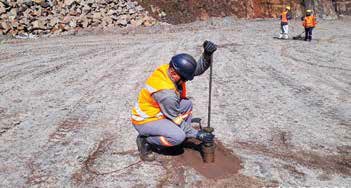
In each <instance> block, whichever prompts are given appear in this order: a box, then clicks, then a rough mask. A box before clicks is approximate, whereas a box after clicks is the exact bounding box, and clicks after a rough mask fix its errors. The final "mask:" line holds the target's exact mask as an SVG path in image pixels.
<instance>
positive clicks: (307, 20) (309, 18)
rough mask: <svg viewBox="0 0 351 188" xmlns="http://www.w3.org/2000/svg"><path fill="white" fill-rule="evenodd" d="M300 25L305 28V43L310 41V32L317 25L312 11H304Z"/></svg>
mask: <svg viewBox="0 0 351 188" xmlns="http://www.w3.org/2000/svg"><path fill="white" fill-rule="evenodd" d="M302 25H303V26H304V27H305V41H310V42H311V40H312V30H313V28H314V27H316V25H317V21H316V17H315V16H314V15H313V14H312V10H310V9H308V10H306V16H305V17H304V19H303V22H302Z"/></svg>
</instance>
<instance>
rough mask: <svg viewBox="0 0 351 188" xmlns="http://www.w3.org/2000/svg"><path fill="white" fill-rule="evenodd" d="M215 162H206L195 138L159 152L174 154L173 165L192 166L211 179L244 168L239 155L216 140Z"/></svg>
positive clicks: (235, 172) (234, 172)
mask: <svg viewBox="0 0 351 188" xmlns="http://www.w3.org/2000/svg"><path fill="white" fill-rule="evenodd" d="M215 143H216V149H215V162H214V163H204V162H203V158H202V154H201V152H200V151H201V150H200V148H201V143H200V142H199V141H198V140H195V139H189V140H187V141H186V142H185V143H184V144H183V147H178V148H171V149H168V150H163V151H160V152H158V153H160V154H164V155H174V159H173V160H172V166H174V167H190V168H193V169H194V170H196V171H197V172H198V173H199V174H201V175H202V176H204V177H206V178H209V179H221V178H226V177H229V176H232V175H234V174H237V173H238V172H239V170H240V169H241V168H242V166H241V161H240V159H239V157H237V156H235V155H233V154H232V151H231V150H229V149H227V148H225V147H224V145H223V144H222V143H221V142H220V141H219V140H216V142H215Z"/></svg>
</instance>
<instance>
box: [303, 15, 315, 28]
mask: <svg viewBox="0 0 351 188" xmlns="http://www.w3.org/2000/svg"><path fill="white" fill-rule="evenodd" d="M302 25H303V26H304V27H305V28H310V27H315V26H316V25H317V22H316V17H315V16H313V15H311V16H306V17H305V19H304V21H303V23H302Z"/></svg>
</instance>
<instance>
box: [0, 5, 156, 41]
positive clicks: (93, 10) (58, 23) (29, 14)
mask: <svg viewBox="0 0 351 188" xmlns="http://www.w3.org/2000/svg"><path fill="white" fill-rule="evenodd" d="M155 23H156V21H155V20H154V19H153V18H152V17H150V16H148V13H147V11H145V10H144V9H143V7H141V6H140V5H138V3H137V2H134V1H131V0H0V34H1V33H2V34H4V35H12V36H16V35H21V34H34V35H43V34H50V33H51V34H56V33H61V32H65V31H76V30H79V29H82V28H92V27H99V28H107V27H114V26H120V27H126V26H128V25H133V26H140V25H144V26H151V25H154V24H155Z"/></svg>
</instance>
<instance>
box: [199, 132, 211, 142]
mask: <svg viewBox="0 0 351 188" xmlns="http://www.w3.org/2000/svg"><path fill="white" fill-rule="evenodd" d="M214 137H215V135H214V134H212V133H208V132H205V131H203V130H200V131H199V132H198V133H197V135H196V138H197V139H198V140H200V141H203V142H213V139H214Z"/></svg>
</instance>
